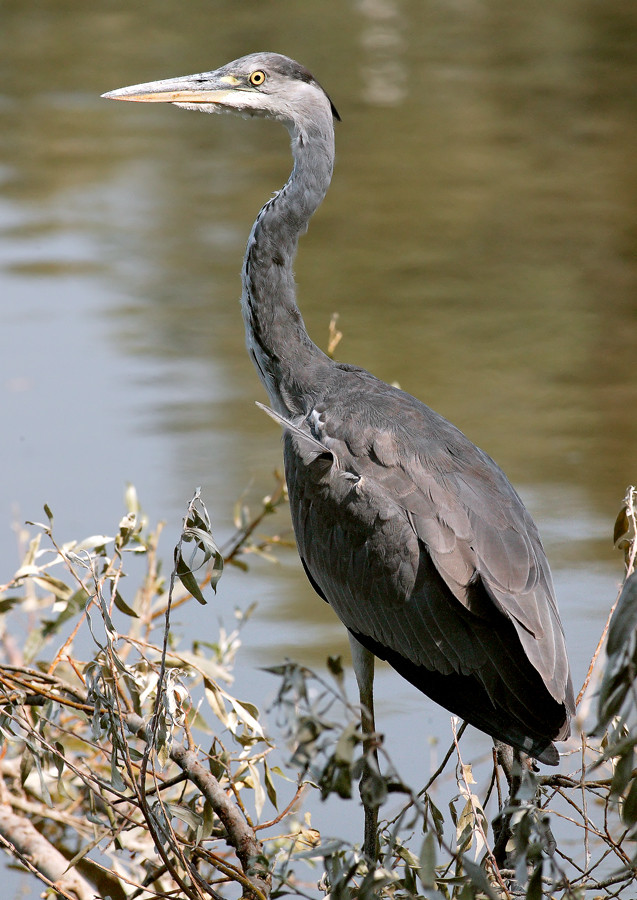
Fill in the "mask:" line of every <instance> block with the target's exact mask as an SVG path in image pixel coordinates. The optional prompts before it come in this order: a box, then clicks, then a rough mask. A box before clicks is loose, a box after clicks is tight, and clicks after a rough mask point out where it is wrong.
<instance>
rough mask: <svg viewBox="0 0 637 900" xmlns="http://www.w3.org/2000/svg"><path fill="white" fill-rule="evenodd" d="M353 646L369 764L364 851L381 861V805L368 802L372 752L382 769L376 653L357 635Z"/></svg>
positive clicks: (363, 780) (365, 776)
mask: <svg viewBox="0 0 637 900" xmlns="http://www.w3.org/2000/svg"><path fill="white" fill-rule="evenodd" d="M349 643H350V647H351V650H352V661H353V663H354V672H355V673H356V681H357V683H358V695H359V697H360V703H361V726H362V732H363V750H364V752H365V765H364V768H363V774H362V776H361V797H362V800H363V808H364V810H365V835H364V842H363V849H364V851H365V854H366V856H367V857H368V858H369V859H371V860H374V861H375V860H376V859H378V849H379V848H378V806H376V805H375V804H371V803H368V802H366V799H365V797H366V791H365V783H366V782H367V781H369V779H370V775H371V774H372V773H371V772H370V764H369V762H368V760H369V756H370V751H371V757H372V764H373V765H375V766H376V768H377V769H378V753H377V751H376V746H375V738H374V734H375V731H376V725H375V722H374V654H373V653H371V652H370V651H369V650H367V649H366V648H365V647H363V645H362V644H360V643H359V642H358V641H357V640H356V638H355V637H354V636H353V635H351V634H350V635H349Z"/></svg>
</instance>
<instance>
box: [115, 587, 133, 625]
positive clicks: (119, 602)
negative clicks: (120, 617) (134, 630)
mask: <svg viewBox="0 0 637 900" xmlns="http://www.w3.org/2000/svg"><path fill="white" fill-rule="evenodd" d="M113 602H114V603H115V606H116V607H117V609H118V610H119V611H120V612H121V613H124V615H125V616H132V617H133V618H134V619H139V615H138V614H137V613H136V612H135V610H134V609H131V607H130V606H129V605H128V603H126V601H125V600H124V599H123V598H122V595H121V594H120V592H119V591H115V593H114V595H113Z"/></svg>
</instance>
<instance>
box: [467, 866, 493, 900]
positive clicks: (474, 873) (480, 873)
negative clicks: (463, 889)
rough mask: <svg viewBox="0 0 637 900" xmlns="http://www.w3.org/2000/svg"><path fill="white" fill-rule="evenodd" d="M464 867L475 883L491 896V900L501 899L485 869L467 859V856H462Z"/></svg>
mask: <svg viewBox="0 0 637 900" xmlns="http://www.w3.org/2000/svg"><path fill="white" fill-rule="evenodd" d="M462 868H463V869H464V870H465V872H466V874H467V875H468V876H469V878H470V879H471V881H472V882H473V884H474V885H475V886H476V887H477V888H479V889H480V890H481V891H483V892H484V893H485V894H486V895H487V897H489V900H499V898H498V896H497V894H496V893H495V891H494V890H493V888H492V887H491V884H490V883H489V879H488V878H487V876H486V873H485V871H484V869H482V868H481V867H480V866H479V865H477V863H474V862H472V861H471V860H470V859H467V857H466V856H463V857H462Z"/></svg>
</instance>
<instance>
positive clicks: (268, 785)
mask: <svg viewBox="0 0 637 900" xmlns="http://www.w3.org/2000/svg"><path fill="white" fill-rule="evenodd" d="M263 781H264V783H265V789H266V791H267V794H268V800H269V801H270V803H271V804H272V806H273V807H274V808H275V809H276V810H277V811H278V809H279V807H278V805H277V796H276V788H275V787H274V782H273V781H272V775H271V774H270V768H269V766H268V764H267V762H266V760H265V759H264V760H263Z"/></svg>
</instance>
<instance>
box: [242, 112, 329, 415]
mask: <svg viewBox="0 0 637 900" xmlns="http://www.w3.org/2000/svg"><path fill="white" fill-rule="evenodd" d="M319 112H320V115H318V114H317V110H316V109H315V110H314V120H315V121H314V122H313V125H312V128H311V130H310V129H309V128H303V127H301V126H299V125H298V124H296V123H294V124H292V125H290V126H289V131H290V134H291V138H292V154H293V156H294V168H293V169H292V173H291V175H290V178H289V179H288V181H287V183H286V184H285V186H284V187H283V188H282V189H281V190H280V191H279V192H278V193H277V194H275V195H274V197H273V198H272V199H271V200H269V201H268V202H267V203H266V204H265V206H264V207H263V208H262V209H261V211H260V213H259V215H258V216H257V218H256V221H255V223H254V225H253V227H252V232H251V234H250V237H249V239H248V245H247V248H246V254H245V259H244V266H243V293H242V298H241V307H242V311H243V318H244V323H245V329H246V343H247V346H248V351H249V353H250V355H251V357H252V360H253V362H254V364H255V366H256V369H257V372H258V374H259V377H260V378H261V381H262V382H263V384H264V386H265V389H266V391H267V393H268V396H269V398H270V403H271V405H272V407H273V408H274V409H276V410H277V412H279V413H281V414H282V415H301V414H303V413H305V412H307V411H308V409H309V408H310V406H309V403H310V402H311V399H312V395H313V389H314V388H315V386H316V382H317V379H318V380H320V378H319V372H320V370H321V369H324V367H325V366H326V365H327V366H329V365H330V364H331V363H330V360H329V358H328V357H327V356H326V355H325V354H324V353H323V352H322V351H321V350H319V348H318V347H316V345H315V344H313V343H312V341H311V340H310V338H309V336H308V333H307V331H306V330H305V325H304V324H303V319H302V317H301V313H300V312H299V309H298V307H297V305H296V285H295V282H294V275H293V272H292V264H293V262H294V257H295V256H296V250H297V244H298V240H299V237H300V235H301V234H303V233H304V232H305V231H306V230H307V226H308V222H309V220H310V218H311V216H312V214H313V213H314V211H315V210H316V209H317V207H318V206H319V204H320V203H321V201H322V199H323V197H324V196H325V193H326V191H327V188H328V187H329V183H330V180H331V177H332V168H333V163H334V131H333V122H332V115H331V111H330V110H329V108H328V109H327V110H326V111H323V110H322V109H321V110H320V111H319ZM317 122H318V124H317Z"/></svg>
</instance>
